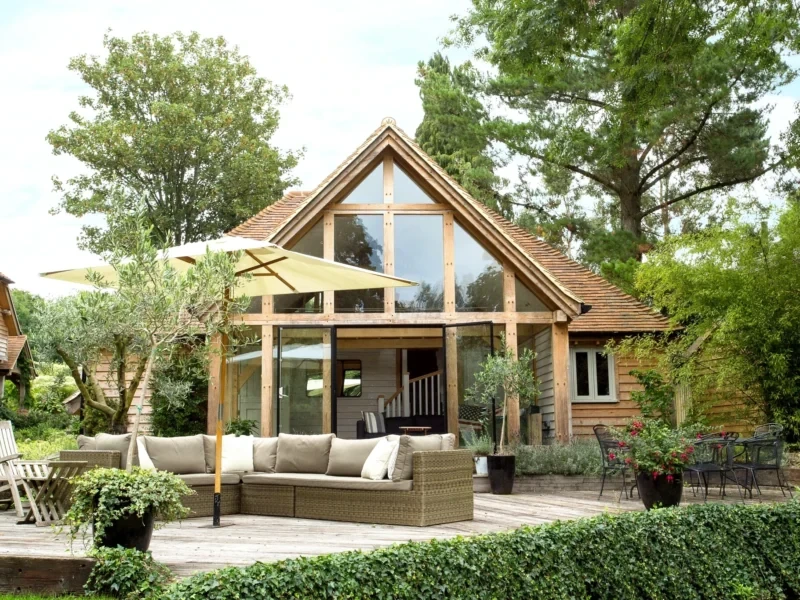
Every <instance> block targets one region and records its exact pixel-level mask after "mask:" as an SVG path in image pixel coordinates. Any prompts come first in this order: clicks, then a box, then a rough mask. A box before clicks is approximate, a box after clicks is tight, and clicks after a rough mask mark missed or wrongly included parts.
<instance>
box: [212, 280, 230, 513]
mask: <svg viewBox="0 0 800 600" xmlns="http://www.w3.org/2000/svg"><path fill="white" fill-rule="evenodd" d="M229 300H230V289H226V290H225V299H224V300H223V310H224V311H226V310H227V309H228V307H227V304H228V301H229ZM223 315H225V317H224V318H225V319H227V318H228V317H227V314H226V313H225V312H223ZM220 351H221V354H222V356H221V357H220V361H219V404H218V405H217V429H216V434H217V444H216V449H215V452H214V516H213V520H212V522H211V526H212V527H222V525H220V515H221V513H222V427H223V420H224V416H225V389H226V387H227V377H228V334H227V333H226V332H224V331H223V333H222V334H221V336H220Z"/></svg>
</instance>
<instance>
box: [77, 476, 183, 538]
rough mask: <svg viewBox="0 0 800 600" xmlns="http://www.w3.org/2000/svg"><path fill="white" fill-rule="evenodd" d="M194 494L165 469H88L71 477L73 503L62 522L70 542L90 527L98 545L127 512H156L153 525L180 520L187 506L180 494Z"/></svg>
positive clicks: (142, 513) (137, 513)
mask: <svg viewBox="0 0 800 600" xmlns="http://www.w3.org/2000/svg"><path fill="white" fill-rule="evenodd" d="M193 493H194V492H193V491H192V490H190V489H189V487H188V486H187V485H186V484H185V483H184V482H183V480H182V479H181V478H180V477H178V476H177V475H174V474H173V473H169V472H167V471H155V470H153V469H140V468H139V467H133V469H132V470H131V471H124V470H122V469H91V470H89V471H86V472H85V473H83V474H82V475H80V476H78V477H76V478H75V479H73V480H72V505H71V506H70V508H69V511H68V512H67V515H66V517H65V518H64V524H65V525H66V526H67V527H68V528H69V536H70V540H71V541H72V540H75V539H76V538H77V537H78V536H79V535H83V537H84V538H86V534H87V530H89V529H90V528H91V529H92V530H93V536H92V540H91V541H92V542H93V544H94V545H95V546H100V542H101V540H102V539H103V535H104V534H105V531H106V529H107V528H108V527H109V526H111V524H113V523H115V522H116V521H117V520H119V519H120V518H123V517H125V516H127V515H131V514H135V515H137V516H139V517H143V516H144V514H145V513H147V512H151V511H152V512H155V513H156V514H157V515H158V521H157V522H156V527H163V526H164V525H166V524H167V523H169V522H171V521H175V520H179V519H182V518H183V517H185V516H186V515H188V514H189V509H188V508H186V507H184V506H183V504H182V503H181V496H187V495H190V494H193Z"/></svg>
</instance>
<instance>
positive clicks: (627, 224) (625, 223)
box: [619, 193, 642, 239]
mask: <svg viewBox="0 0 800 600" xmlns="http://www.w3.org/2000/svg"><path fill="white" fill-rule="evenodd" d="M641 213H642V196H641V195H640V194H636V193H633V194H631V193H621V194H620V195H619V215H620V220H621V221H622V229H623V230H624V231H628V232H630V233H632V234H633V236H634V237H635V238H636V239H639V238H641V237H642V218H641V216H640V215H641Z"/></svg>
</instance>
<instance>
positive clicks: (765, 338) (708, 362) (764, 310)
mask: <svg viewBox="0 0 800 600" xmlns="http://www.w3.org/2000/svg"><path fill="white" fill-rule="evenodd" d="M748 217H749V215H745V216H741V217H739V216H736V217H734V218H733V219H732V224H731V225H730V226H726V227H715V228H711V229H709V230H708V231H705V232H703V233H695V234H689V235H684V236H677V237H675V238H673V239H670V240H668V241H667V242H665V243H664V244H663V245H662V247H661V248H659V249H658V250H657V251H656V252H654V253H653V254H651V255H650V257H649V260H648V261H647V263H645V264H643V265H642V267H641V268H640V270H639V273H638V274H637V279H636V285H637V287H638V289H639V291H640V293H641V294H643V295H645V296H647V297H649V298H650V299H651V302H652V304H653V305H654V306H655V307H656V308H658V309H661V310H662V311H664V312H665V313H666V314H668V315H669V316H670V318H671V320H672V322H673V323H674V324H675V325H676V326H679V327H682V328H683V329H682V334H681V335H678V336H675V335H670V336H666V337H652V336H648V337H643V338H638V339H635V340H630V341H628V342H626V343H623V344H622V345H621V348H620V350H621V351H623V352H628V353H631V354H633V355H634V356H650V357H658V358H659V359H660V364H659V371H660V372H661V373H662V374H664V376H665V378H666V380H667V381H669V382H670V383H672V384H685V385H687V386H690V387H691V390H692V403H693V404H700V406H702V405H703V404H704V403H713V402H716V401H717V400H718V399H719V400H730V399H731V398H732V397H733V398H735V399H737V400H738V401H739V402H740V404H741V405H742V407H743V409H748V408H749V407H753V408H756V409H757V412H758V413H760V416H758V417H757V418H758V419H759V420H763V419H766V420H767V421H778V422H780V423H782V424H783V425H785V426H786V428H787V432H788V433H789V435H790V438H793V439H795V440H797V439H800V295H799V294H798V293H797V290H800V269H798V266H797V256H798V253H800V205H798V204H796V203H790V204H789V207H788V208H787V209H786V210H785V211H784V212H783V213H782V214H780V216H779V218H778V220H777V223H776V224H775V225H773V226H771V227H770V226H769V225H768V224H767V222H766V221H765V222H763V223H762V224H761V226H760V227H759V226H758V225H754V224H753V222H752V219H751V218H748ZM697 408H698V407H697V406H693V409H694V410H695V412H697Z"/></svg>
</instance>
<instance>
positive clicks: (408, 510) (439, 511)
mask: <svg viewBox="0 0 800 600" xmlns="http://www.w3.org/2000/svg"><path fill="white" fill-rule="evenodd" d="M471 470H472V453H471V452H467V451H452V452H417V453H414V486H413V489H412V491H410V492H401V491H396V490H387V491H381V490H351V489H339V488H327V487H305V486H299V485H298V486H291V485H269V484H254V483H249V484H248V483H244V484H242V513H243V514H251V515H264V516H280V517H298V518H303V519H324V520H327V521H349V522H352V523H375V524H381V525H412V526H416V527H425V526H428V525H438V524H440V523H455V522H457V521H471V520H472V518H473V492H472V472H471Z"/></svg>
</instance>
